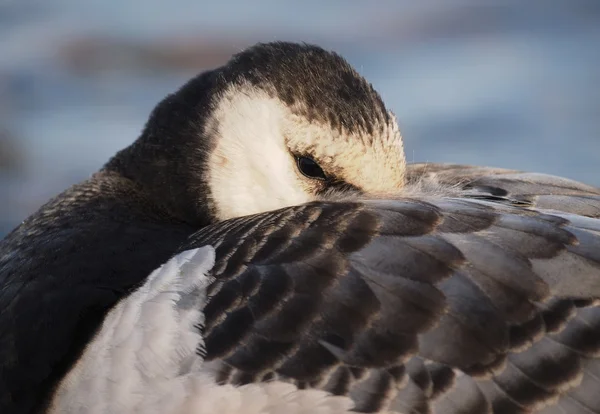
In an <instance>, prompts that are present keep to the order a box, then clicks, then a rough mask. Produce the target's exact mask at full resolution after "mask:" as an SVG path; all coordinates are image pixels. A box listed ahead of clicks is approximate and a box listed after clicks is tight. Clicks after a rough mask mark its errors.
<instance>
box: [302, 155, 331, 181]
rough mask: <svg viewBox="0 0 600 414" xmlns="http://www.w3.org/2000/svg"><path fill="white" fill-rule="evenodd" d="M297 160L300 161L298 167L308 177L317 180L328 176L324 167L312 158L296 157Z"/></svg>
mask: <svg viewBox="0 0 600 414" xmlns="http://www.w3.org/2000/svg"><path fill="white" fill-rule="evenodd" d="M296 162H297V163H298V169H299V170H300V172H301V173H302V174H304V175H305V176H306V177H308V178H314V179H316V180H325V179H326V178H327V177H325V173H324V172H323V169H322V168H321V167H319V164H317V163H316V162H315V160H313V159H312V158H308V157H296Z"/></svg>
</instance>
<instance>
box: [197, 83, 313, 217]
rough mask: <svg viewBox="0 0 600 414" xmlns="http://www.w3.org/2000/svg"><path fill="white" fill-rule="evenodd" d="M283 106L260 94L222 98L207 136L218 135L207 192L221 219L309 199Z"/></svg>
mask: <svg viewBox="0 0 600 414" xmlns="http://www.w3.org/2000/svg"><path fill="white" fill-rule="evenodd" d="M286 110H287V108H285V107H284V105H283V104H282V103H281V102H280V101H278V100H276V99H274V98H271V97H270V96H268V95H267V94H266V93H265V92H264V91H260V90H254V89H252V90H249V91H246V92H245V93H244V92H243V91H240V90H238V89H237V88H236V89H233V90H231V91H229V92H228V93H226V94H225V95H224V96H223V97H221V99H220V101H219V106H218V107H217V108H216V110H215V111H214V114H213V117H212V122H209V123H208V126H207V131H210V132H207V133H212V134H214V133H216V134H217V137H215V140H216V148H215V150H214V151H213V153H212V154H211V156H210V159H209V168H208V172H209V187H210V189H211V196H212V199H213V202H214V203H215V206H216V209H217V216H218V218H219V219H228V218H232V217H239V216H244V215H248V214H254V213H261V212H265V211H269V210H274V209H277V208H282V207H288V206H292V205H296V204H301V203H305V202H308V201H310V200H311V199H313V197H312V195H311V194H309V193H307V192H306V191H305V190H304V187H303V185H302V183H301V181H300V178H299V176H298V173H297V171H296V165H295V162H294V160H293V158H292V156H291V154H290V153H289V151H288V149H287V147H286V143H285V137H284V136H283V134H284V131H283V125H282V122H283V120H284V119H285V113H286V112H285V111H286Z"/></svg>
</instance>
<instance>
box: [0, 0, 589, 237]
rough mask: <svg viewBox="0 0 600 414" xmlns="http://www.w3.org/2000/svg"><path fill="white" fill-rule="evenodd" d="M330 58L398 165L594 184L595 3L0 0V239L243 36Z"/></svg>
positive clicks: (237, 46)
mask: <svg viewBox="0 0 600 414" xmlns="http://www.w3.org/2000/svg"><path fill="white" fill-rule="evenodd" d="M270 40H304V41H309V42H316V43H318V44H320V45H322V46H325V47H327V48H331V49H335V50H337V51H338V52H340V53H341V54H343V55H344V56H345V57H346V58H347V59H348V60H349V61H350V62H351V63H352V64H353V65H355V67H356V68H357V69H358V70H359V71H360V72H361V73H362V74H363V75H365V76H366V77H367V78H368V79H369V80H370V81H371V82H372V83H373V84H374V85H375V87H376V88H377V89H378V90H379V91H380V92H381V94H382V95H383V97H384V100H385V101H386V102H387V104H388V106H389V107H390V108H392V109H393V110H394V111H395V112H396V114H397V115H398V117H399V119H400V123H401V128H402V132H403V135H404V137H405V140H406V147H407V156H408V158H409V160H410V161H445V162H458V163H474V164H483V165H492V166H502V167H509V168H517V169H524V170H535V171H540V172H546V173H552V174H559V175H564V176H567V177H570V178H574V179H578V180H583V181H586V182H588V183H590V184H595V185H600V174H598V172H599V171H600V1H599V0H563V1H558V0H527V1H524V0H495V1H494V0H428V1H414V0H364V1H359V0H330V1H324V0H310V1H306V0H305V1H302V2H300V1H282V0H262V1H256V0H254V1H245V0H239V1H226V0H222V1H221V0H216V1H214V2H206V1H198V0H186V1H178V2H176V1H174V2H165V1H155V0H136V1H128V2H127V1H125V2H123V1H119V0H86V1H81V0H14V1H13V0H0V235H2V234H4V233H6V232H7V231H8V230H10V229H11V228H12V227H14V226H15V225H16V224H18V223H19V222H20V221H21V220H22V219H23V218H25V217H26V216H27V215H28V214H30V213H31V212H33V211H34V210H35V209H36V208H37V207H39V206H40V205H41V204H42V203H43V202H45V201H46V200H47V199H48V198H49V197H50V196H52V195H54V194H56V193H57V192H59V191H61V190H62V189H64V188H66V187H67V186H68V185H70V184H72V183H75V182H77V181H80V180H82V179H85V178H86V177H88V176H89V175H90V173H92V172H93V171H94V170H96V169H98V168H99V167H100V166H101V165H102V164H103V163H104V162H105V161H106V160H107V159H108V158H109V157H110V156H111V155H112V154H113V153H114V152H115V151H116V150H118V149H120V148H122V147H124V146H126V145H128V144H129V143H131V142H132V141H133V140H134V139H135V138H136V137H137V135H138V134H139V132H140V130H141V128H142V126H143V124H144V122H145V120H146V118H147V116H148V114H149V112H150V110H151V109H152V107H153V106H154V105H155V104H156V103H157V102H158V101H159V100H160V99H161V98H163V97H164V96H165V95H166V94H167V93H169V92H171V91H173V90H174V89H175V88H177V87H178V86H180V85H181V84H182V83H183V82H184V81H185V80H187V79H188V78H190V77H191V76H193V75H194V74H196V73H197V72H199V71H201V70H202V69H203V68H208V67H213V66H216V65H218V64H221V63H223V62H224V61H225V60H227V58H228V57H229V55H230V54H231V53H235V52H237V51H239V50H241V49H242V48H244V47H245V46H248V45H250V44H252V43H254V42H256V41H270Z"/></svg>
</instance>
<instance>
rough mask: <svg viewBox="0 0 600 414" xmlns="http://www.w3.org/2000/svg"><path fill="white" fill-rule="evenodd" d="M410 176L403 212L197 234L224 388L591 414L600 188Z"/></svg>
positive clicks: (490, 173) (395, 204)
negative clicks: (209, 277) (204, 249)
mask: <svg viewBox="0 0 600 414" xmlns="http://www.w3.org/2000/svg"><path fill="white" fill-rule="evenodd" d="M410 168H411V169H410V170H409V185H408V188H407V191H406V194H407V196H405V197H402V198H398V199H395V200H365V201H360V202H341V201H338V202H326V201H322V202H315V203H311V204H307V205H302V206H297V207H290V208H286V209H283V210H278V211H274V212H269V213H264V214H259V215H255V216H251V217H244V218H239V219H232V220H229V221H227V222H224V223H219V224H218V225H215V226H212V227H208V228H205V229H203V230H202V231H200V232H198V233H197V234H196V235H195V236H194V237H193V241H192V242H191V243H190V245H189V246H187V247H186V248H191V247H197V246H203V245H207V244H210V245H213V246H215V247H216V257H217V259H216V264H215V268H214V269H213V276H215V278H216V281H215V282H214V283H213V284H212V285H211V286H210V288H209V295H210V297H211V298H210V301H209V303H208V305H207V306H206V308H205V317H206V324H205V327H204V338H205V341H206V352H207V359H208V360H213V361H214V362H215V366H217V367H218V368H217V377H218V380H219V381H220V382H222V383H234V384H247V383H253V382H259V381H269V380H272V379H280V380H284V381H290V382H293V383H294V384H296V385H297V386H299V387H301V388H320V389H324V390H327V391H329V392H332V393H334V394H337V395H349V396H350V397H351V398H352V399H353V401H354V403H355V404H356V406H355V408H356V410H358V411H363V412H376V411H378V410H383V409H393V410H397V411H400V412H406V413H430V412H437V413H450V414H451V413H478V414H479V413H486V412H489V413H529V412H536V411H539V410H542V411H541V412H544V413H563V412H565V413H573V414H579V413H581V414H583V413H600V397H598V393H597V390H598V389H600V380H599V379H598V378H600V376H599V375H600V368H599V367H600V364H599V362H598V360H597V359H596V356H597V355H598V354H599V352H600V308H598V307H597V303H596V299H598V298H600V191H599V190H597V189H595V188H593V187H589V186H584V185H582V184H579V183H576V182H573V181H570V180H566V179H561V178H556V177H551V176H546V175H540V174H527V173H519V172H514V171H507V170H495V169H484V168H477V167H463V166H439V165H436V166H432V165H423V164H422V165H413V166H411V167H410ZM431 189H435V191H431ZM425 190H427V191H425Z"/></svg>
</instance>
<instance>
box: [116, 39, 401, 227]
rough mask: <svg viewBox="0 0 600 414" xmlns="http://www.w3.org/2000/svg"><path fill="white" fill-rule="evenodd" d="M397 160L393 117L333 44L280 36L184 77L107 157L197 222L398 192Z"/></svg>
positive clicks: (398, 145)
mask: <svg viewBox="0 0 600 414" xmlns="http://www.w3.org/2000/svg"><path fill="white" fill-rule="evenodd" d="M142 160H144V161H143V162H142ZM405 167H406V164H405V158H404V150H403V145H402V138H401V136H400V132H399V129H398V125H397V122H396V119H395V117H394V115H393V114H392V113H391V112H389V111H388V110H387V109H386V107H385V105H384V104H383V101H382V100H381V97H380V96H379V94H378V93H377V92H376V91H375V90H374V89H373V87H372V86H371V85H370V84H369V83H368V82H367V81H366V80H365V79H364V78H363V77H361V76H360V75H359V74H358V73H357V72H356V71H355V70H354V69H353V68H352V67H351V66H350V65H349V64H348V63H347V62H346V61H345V60H344V59H343V58H342V57H340V56H339V55H337V54H334V53H331V52H328V51H325V50H323V49H321V48H319V47H316V46H310V45H305V44H294V43H281V42H278V43H269V44H259V45H256V46H254V47H252V48H249V49H247V50H245V51H243V52H241V53H239V54H238V55H235V56H234V57H233V58H232V59H231V60H230V61H229V62H228V63H227V64H226V65H225V66H223V67H221V68H218V69H215V70H213V71H210V72H205V73H203V74H201V75H200V76H198V77H197V78H195V79H193V80H191V81H190V82H188V83H187V84H186V85H184V86H183V87H182V88H181V89H180V90H179V91H178V92H176V93H175V94H173V95H171V96H169V97H167V98H166V99H165V100H164V101H163V102H161V103H160V104H159V105H158V106H157V108H156V109H155V110H154V112H153V114H152V116H151V117H150V120H149V121H148V124H147V125H146V128H145V130H144V133H143V134H142V136H141V137H140V138H139V139H138V141H137V142H136V143H134V144H133V145H132V146H131V147H129V148H128V149H126V150H124V151H122V152H121V153H120V154H118V155H117V156H116V157H115V159H113V160H112V161H111V163H109V164H108V166H107V168H108V169H111V168H113V169H114V168H116V169H118V170H119V171H120V172H121V173H122V174H124V175H126V176H128V177H129V178H132V179H133V180H134V181H137V182H139V183H141V185H143V186H144V187H145V188H146V189H147V190H148V191H151V192H153V194H154V195H155V198H157V199H158V201H160V202H161V203H163V204H165V205H167V206H168V207H169V208H170V209H171V210H172V211H173V212H175V214H177V215H179V216H182V217H184V218H185V219H187V220H191V221H196V222H200V221H202V220H200V219H199V218H200V217H203V216H204V217H210V220H209V221H215V220H223V219H228V218H231V217H238V216H244V215H248V214H253V213H260V212H264V211H268V210H273V209H277V208H281V207H287V206H291V205H296V204H301V203H305V202H309V201H313V200H318V199H323V198H327V197H339V196H344V195H348V194H356V193H366V194H372V195H380V194H390V193H394V192H398V190H399V189H400V188H401V187H402V186H403V184H404V174H405ZM202 224H204V223H202Z"/></svg>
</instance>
